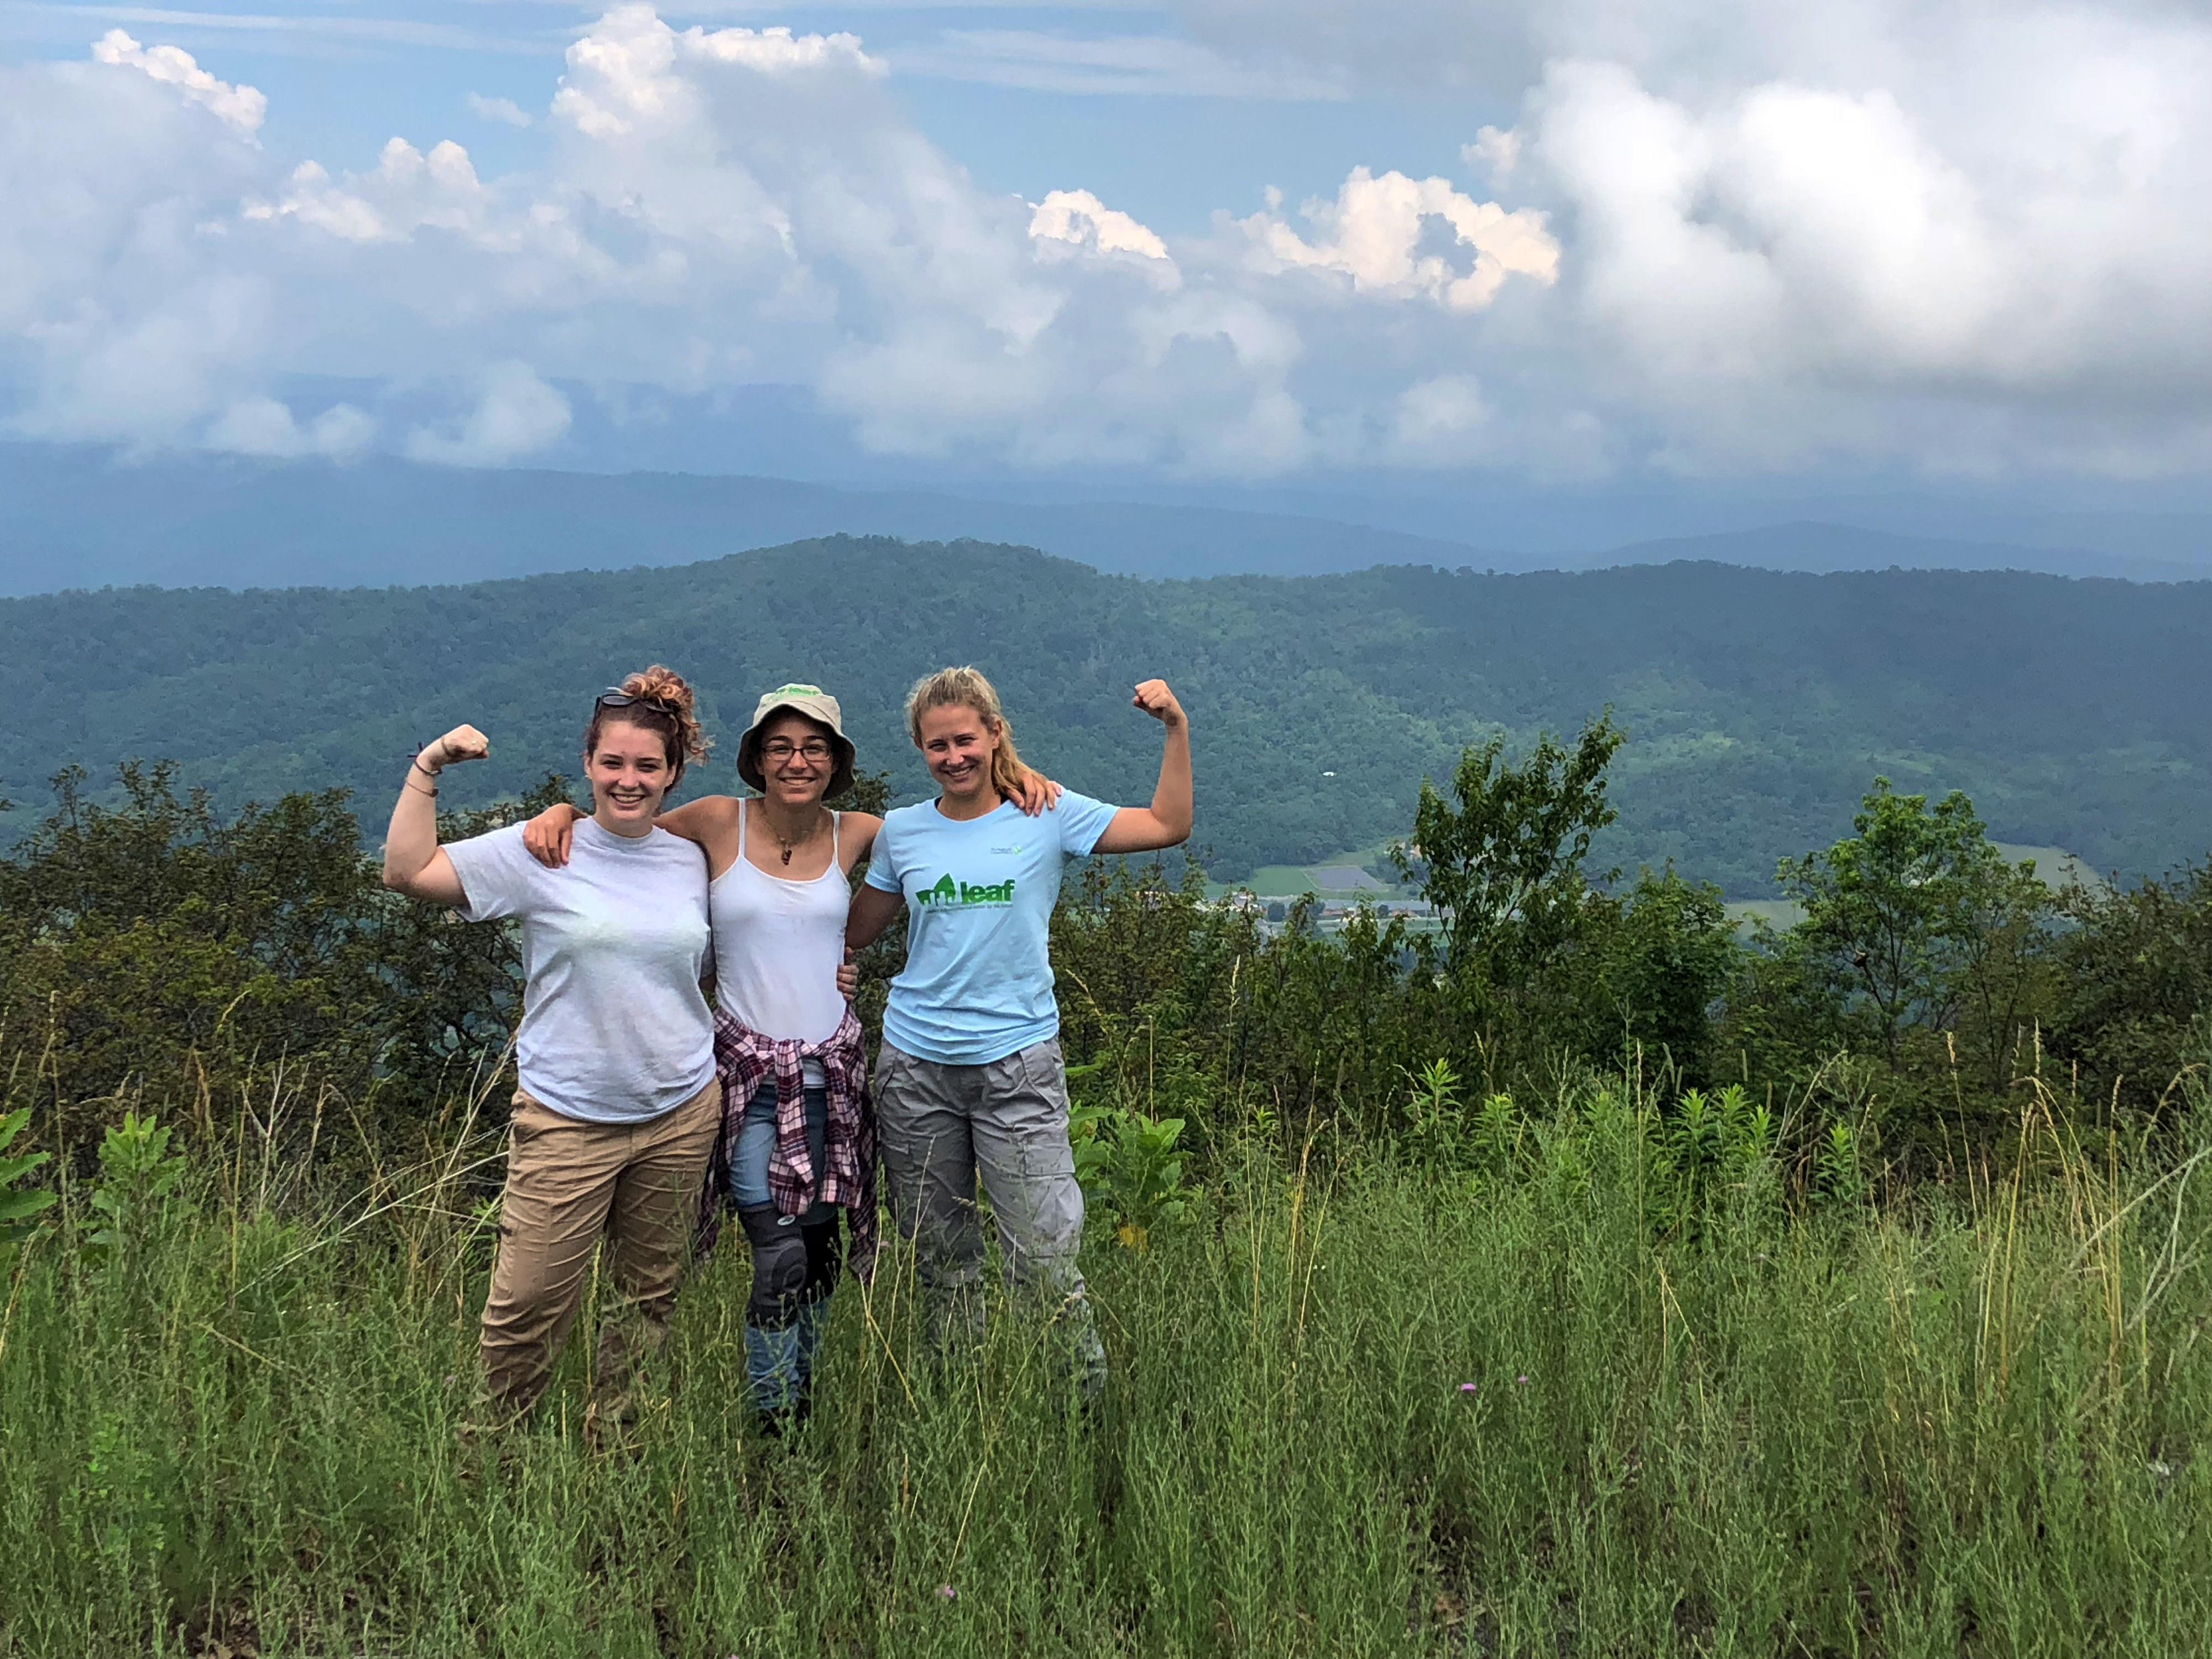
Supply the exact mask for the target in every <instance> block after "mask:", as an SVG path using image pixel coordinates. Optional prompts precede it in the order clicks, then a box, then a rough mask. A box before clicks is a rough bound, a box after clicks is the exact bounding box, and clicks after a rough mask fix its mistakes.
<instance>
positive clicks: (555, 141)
mask: <svg viewBox="0 0 2212 1659" xmlns="http://www.w3.org/2000/svg"><path fill="white" fill-rule="evenodd" d="M2208 87H2212V17H2208V15H2207V12H2206V10H2205V9H2204V8H2203V6H2202V5H2199V4H2179V3H2160V0H2116V3H2110V4H2105V5H2100V6H2093V7H2092V6H2077V5H2061V4H2041V3H2033V0H1826V3H1822V4H1820V5H1817V6H1806V5H1801V4H1794V3H1754V0H1702V3H1699V4H1695V5H1684V4H1680V3H1676V0H1637V3H1634V4H1631V3H1629V0H1541V3H1540V0H1502V3H1498V4H1492V5H1485V6H1481V7H1476V6H1470V5H1467V4H1445V3H1437V0H1361V3H1358V4H1353V3H1350V0H1179V3H1170V4H1166V5H1138V4H1130V5H1118V4H1110V3H1109V4H1096V5H1087V6H1069V7H1056V8H1047V7H1038V6H1033V5H999V6H994V5H967V6H957V7H955V6H937V5H930V6H922V5H912V4H906V3H901V0H872V3H871V0H856V3H833V0H817V3H802V4H795V5H794V4H787V5H781V6H769V5H755V4H749V3H727V4H721V3H716V4H708V5H705V6H692V7H688V8H678V7H674V6H670V7H667V8H662V9H656V8H655V7H654V6H652V5H648V4H619V5H615V6H613V7H612V8H611V9H603V8H601V7H597V6H594V7H588V8H586V7H577V6H571V5H568V4H564V3H561V0H439V3H429V0H327V3H295V4H289V5H279V4H276V3H273V0H260V3H258V4H255V5H248V4H246V3H243V0H241V3H239V4H236V5H231V4H230V3H229V0H209V3H208V5H207V6H206V7H205V8H204V9H167V8H161V7H149V6H110V5H94V4H86V3H77V0H37V3H33V0H0V422H3V423H4V428H5V430H6V431H7V432H8V433H9V434H11V435H14V436H15V437H18V438H30V439H46V440H70V441H87V440H90V441H113V442H118V443H121V444H124V445H126V446H131V447H143V448H164V447H187V448H190V447H199V448H206V449H215V450H230V451H238V452H245V453H261V454H272V455H297V454H330V455H337V456H346V455H354V454H359V453H365V452H368V451H371V450H381V451H389V452H393V453H405V454H410V455H413V456H416V457H417V458H420V459H428V460H436V461H444V462H449V463H453V464H458V465H502V464H510V463H514V462H520V461H527V460H531V459H533V458H535V459H546V458H549V457H556V458H557V457H562V456H568V455H572V454H573V453H574V450H575V447H576V445H577V443H578V442H579V441H580V440H579V436H578V435H579V434H580V433H587V432H588V433H599V432H605V431H611V430H615V429H617V428H621V427H623V423H624V422H625V421H629V422H631V423H632V424H637V423H639V422H642V423H643V424H644V426H645V427H647V428H651V427H652V423H653V422H654V421H656V420H657V421H659V422H663V423H664V424H665V423H667V422H669V420H670V418H671V416H670V411H675V412H676V414H677V416H679V417H680V416H684V413H685V412H686V411H690V412H692V413H696V414H699V415H701V416H702V418H703V417H704V416H706V415H707V414H710V413H711V412H713V411H717V410H724V411H726V410H730V409H732V408H739V407H747V406H757V405H758V404H759V399H760V398H762V397H763V392H764V389H768V390H772V391H773V392H775V397H776V398H781V399H782V400H783V401H782V402H781V403H776V404H775V405H774V406H775V407H776V408H782V409H796V410H803V411H804V413H805V419H806V420H807V421H810V422H815V423H816V425H817V427H818V428H819V429H820V430H821V431H823V432H824V433H829V434H833V435H835V438H836V441H837V442H840V443H842V444H844V445H846V446H848V447H850V449H851V450H852V451H853V453H860V454H864V455H867V456H875V457H880V458H883V459H884V461H885V463H886V464H887V465H889V464H892V463H896V464H899V465H907V466H909V467H911V466H913V465H917V464H919V465H925V466H927V465H936V464H942V465H946V466H948V467H949V466H968V467H975V466H985V467H992V468H998V469H1001V470H1004V471H1008V472H1010V473H1013V474H1019V473H1023V472H1027V473H1030V474H1034V475H1036V476H1041V477H1049V476H1052V475H1053V474H1054V472H1055V471H1066V470H1069V469H1085V470H1088V471H1092V472H1096V471H1100V470H1102V469H1103V470H1107V471H1113V470H1119V471H1121V472H1122V473H1124V474H1126V475H1127V476H1128V477H1133V478H1153V479H1158V480H1201V481H1203V480H1230V481H1240V480H1241V481H1255V480H1257V481H1265V480H1282V479H1292V478H1297V479H1310V478H1325V477H1353V476H1373V475H1375V474H1376V473H1377V472H1378V471H1387V472H1389V473H1392V474H1395V475H1401V476H1402V475H1408V474H1420V475H1425V476H1431V477H1461V476H1468V477H1475V476H1479V477H1495V478H1513V479H1522V480H1527V481H1530V482H1532V483H1544V484H1549V485H1553V486H1557V485H1560V484H1570V485H1571V484H1572V483H1575V482H1576V481H1578V480H1619V479H1621V478H1623V477H1673V478H1686V479H1702V480H1757V479H1771V478H1793V479H1818V478H1821V477H1846V476H1864V475H1868V474H1870V473H1881V474H1883V475H1886V476H1892V477H1915V478H1924V479H1930V480H1942V479H1970V480H1979V481H1984V483H1986V482H1989V481H2000V482H2002V481H2004V480H2008V479H2027V480H2033V479H2051V478H2080V479H2088V480H2095V481H2104V482H2106V483H2112V484H2115V485H2125V484H2129V483H2136V482H2140V483H2143V484H2144V485H2146V486H2147V487H2148V486H2158V485H2162V484H2171V483H2173V482H2174V481H2177V480H2179V481H2185V482H2187V481H2199V482H2201V481H2203V480H2204V479H2205V478H2206V477H2208V475H2212V301H2208V298H2207V296H2208V295H2212V210H2208V209H2207V207H2206V204H2207V203H2212V97H2208V96H2207V95H2206V90H2205V89H2206V88H2208ZM749 400H750V402H749ZM678 423H679V424H680V423H681V422H680V420H679V422H678ZM741 449H742V445H737V446H736V448H735V450H733V453H731V454H730V455H729V456H728V457H727V460H728V470H731V471H763V470H775V469H771V468H768V467H763V466H761V465H754V464H749V461H750V459H752V458H749V457H748V455H746V454H745V453H736V451H738V450H741ZM624 453H626V454H631V455H642V456H644V457H645V458H646V459H651V456H652V453H653V441H652V440H651V438H650V436H649V435H648V437H647V439H646V440H645V441H643V442H642V447H641V448H639V447H635V446H633V447H632V448H631V449H629V450H626V451H625V452H624ZM682 459H684V464H687V465H696V464H698V463H697V457H696V454H694V453H691V452H689V451H687V452H685V453H684V457H683V458H682ZM794 470H795V469H794Z"/></svg>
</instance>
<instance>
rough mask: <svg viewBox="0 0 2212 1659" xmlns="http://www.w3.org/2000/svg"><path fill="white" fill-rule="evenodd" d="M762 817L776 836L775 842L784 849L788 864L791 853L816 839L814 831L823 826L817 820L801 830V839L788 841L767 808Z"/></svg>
mask: <svg viewBox="0 0 2212 1659" xmlns="http://www.w3.org/2000/svg"><path fill="white" fill-rule="evenodd" d="M761 817H763V819H766V820H767V823H768V832H769V834H770V835H771V836H775V844H776V845H777V846H778V847H780V848H782V849H783V861H784V862H785V863H786V864H789V863H790V862H791V855H792V854H793V853H796V852H797V851H798V850H799V848H802V847H804V846H805V845H806V843H807V842H810V841H812V840H813V839H814V832H815V831H816V830H817V829H820V828H821V827H822V826H821V823H820V822H819V821H818V820H817V822H816V823H810V824H808V825H807V826H806V828H805V829H802V830H800V831H799V839H798V840H797V841H786V840H785V839H784V838H783V831H782V830H781V829H777V828H776V827H775V819H774V818H771V817H769V816H768V812H767V811H766V809H765V808H763V810H762V812H761Z"/></svg>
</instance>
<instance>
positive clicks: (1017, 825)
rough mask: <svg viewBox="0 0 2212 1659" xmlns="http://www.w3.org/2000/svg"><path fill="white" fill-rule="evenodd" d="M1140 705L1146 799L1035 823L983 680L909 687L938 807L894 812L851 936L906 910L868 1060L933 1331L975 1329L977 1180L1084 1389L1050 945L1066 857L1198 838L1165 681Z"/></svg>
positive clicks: (897, 1201)
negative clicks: (1053, 1311)
mask: <svg viewBox="0 0 2212 1659" xmlns="http://www.w3.org/2000/svg"><path fill="white" fill-rule="evenodd" d="M1133 702H1134V703H1135V705H1136V707H1137V708H1140V709H1142V710H1143V711H1144V712H1145V713H1146V714H1150V715H1152V718H1153V719H1155V720H1158V721H1159V722H1160V723H1161V725H1162V726H1164V727H1165V728H1166V740H1165V744H1164V750H1163V752H1162V754H1161V757H1160V777H1159V783H1158V787H1155V789H1154V790H1153V792H1152V805H1150V806H1121V807H1116V806H1111V805H1107V804H1106V803H1105V802H1103V801H1098V800H1094V799H1091V798H1090V797H1089V796H1087V795H1079V794H1076V793H1073V792H1068V793H1063V794H1062V795H1061V796H1060V803H1059V805H1057V806H1056V807H1054V809H1053V810H1052V811H1048V812H1047V813H1045V814H1044V815H1043V816H1042V817H1035V818H1030V817H1023V816H1022V814H1021V812H1020V811H1019V809H1018V807H1017V806H1016V805H1013V801H1014V799H1015V797H1016V796H1017V794H1018V793H1019V788H1020V783H1021V780H1022V778H1023V776H1024V774H1025V772H1026V770H1027V769H1026V768H1024V766H1023V765H1022V763H1021V762H1020V761H1019V759H1018V758H1017V757H1016V756H1015V753H1014V742H1013V732H1012V728H1011V727H1010V726H1008V724H1007V722H1006V714H1005V713H1004V711H1003V710H1002V709H1001V708H1000V705H999V694H998V693H997V692H996V691H994V690H992V688H991V683H990V682H989V681H988V680H987V679H985V678H983V676H982V675H981V674H980V673H978V672H977V671H975V669H973V668H946V669H942V670H940V671H938V672H937V673H934V674H931V675H929V676H927V678H924V679H922V680H921V682H919V683H918V684H916V685H915V688H914V690H913V691H912V692H911V693H910V694H909V695H908V697H907V704H906V714H907V729H908V734H909V735H910V736H911V737H912V738H914V743H915V748H917V749H919V750H921V754H922V758H923V760H924V761H925V762H926V763H927V764H928V767H929V770H930V775H932V776H933V777H934V778H935V779H936V780H937V784H938V787H939V792H940V793H939V797H938V799H935V800H933V801H927V802H924V803H922V804H921V805H915V806H903V807H900V808H899V809H897V810H896V811H893V812H890V813H889V814H887V815H886V816H885V817H884V827H883V829H882V831H881V833H880V834H879V835H878V836H877V838H876V846H875V851H874V855H873V857H872V860H871V861H870V863H869V866H868V876H867V880H866V884H864V885H863V886H862V887H861V889H860V891H859V893H857V894H856V895H855V896H854V900H853V911H852V917H851V920H850V921H849V923H848V927H847V930H846V943H847V945H848V946H850V947H851V948H853V949H855V950H858V949H860V948H862V947H864V946H866V945H869V944H871V943H872V942H873V941H874V939H876V938H877V936H878V935H879V934H880V933H882V932H883V931H884V928H885V927H888V926H889V925H890V921H891V919H892V918H893V917H894V916H896V915H897V914H898V912H899V909H900V908H901V907H902V906H903V907H905V908H906V910H907V913H908V920H907V963H906V968H905V969H904V971H903V972H902V973H901V974H900V975H899V976H898V977H897V978H896V979H895V980H893V981H891V991H890V1003H889V1005H888V1006H886V1008H885V1009H884V1042H883V1047H882V1049H881V1050H880V1052H879V1053H878V1056H877V1060H876V1073H875V1095H876V1110H877V1117H878V1128H879V1131H880V1145H881V1147H882V1152H883V1160H884V1176H885V1178H886V1182H887V1184H888V1185H889V1187H890V1198H891V1207H892V1211H893V1212H894V1213H895V1214H896V1217H897V1218H898V1223H899V1227H900V1231H902V1232H903V1233H904V1234H905V1235H906V1237H908V1238H909V1239H911V1240H913V1241H914V1243H915V1253H916V1257H917V1262H918V1267H919V1272H920V1275H921V1283H922V1289H923V1292H924V1295H925V1297H926V1298H927V1302H928V1304H929V1311H930V1317H931V1321H932V1324H933V1327H934V1328H935V1330H936V1333H937V1334H938V1336H939V1340H944V1339H945V1337H946V1336H947V1335H949V1334H951V1332H952V1331H953V1330H954V1329H955V1328H957V1329H960V1330H962V1331H964V1332H965V1333H966V1334H969V1336H970V1337H971V1338H980V1337H981V1331H982V1308H981V1303H980V1302H979V1301H978V1300H977V1299H976V1297H975V1290H976V1287H977V1285H978V1283H979V1281H980V1279H981V1275H982V1267H983V1236H982V1231H981V1226H980V1225H979V1223H978V1219H977V1210H976V1203H975V1188H976V1182H977V1180H978V1178H979V1177H980V1179H981V1182H982V1188H983V1191H984V1193H985V1194H987V1195H988V1197H989V1198H990V1200H991V1209H992V1212H993V1213H994V1215H995V1216H996V1217H997V1218H998V1225H999V1236H1000V1247H1001V1248H1002V1249H1003V1250H1004V1252H1005V1255H1006V1267H1007V1273H1008V1274H1009V1276H1010V1277H1011V1278H1012V1279H1013V1280H1014V1282H1015V1283H1016V1284H1017V1285H1020V1286H1022V1287H1024V1288H1025V1289H1027V1290H1029V1291H1033V1292H1034V1293H1036V1295H1037V1296H1038V1297H1039V1298H1040V1299H1042V1300H1043V1301H1046V1302H1048V1303H1050V1304H1054V1306H1055V1307H1056V1308H1057V1309H1058V1310H1060V1317H1061V1318H1062V1319H1063V1320H1064V1321H1065V1322H1066V1327H1067V1329H1068V1334H1069V1337H1070V1340H1071V1343H1072V1345H1073V1349H1074V1351H1075V1354H1076V1357H1077V1362H1078V1366H1079V1375H1080V1381H1081V1383H1082V1386H1083V1388H1084V1391H1085V1394H1087V1395H1095V1394H1096V1393H1097V1390H1098V1389H1100V1388H1101V1387H1102V1386H1103V1383H1104V1381H1105V1364H1106V1362H1105V1354H1104V1352H1103V1350H1102V1349H1101V1347H1100V1346H1099V1342H1098V1336H1097V1330H1096V1328H1095V1326H1094V1324H1093V1322H1092V1319H1091V1310H1090V1306H1089V1304H1088V1303H1087V1302H1085V1299H1084V1292H1083V1275H1082V1274H1081V1273H1080V1272H1079V1271H1078V1269H1077V1267H1076V1253H1077V1251H1078V1249H1079V1248H1080V1246H1081V1244H1082V1242H1083V1189H1082V1188H1080V1187H1079V1186H1078V1185H1077V1184H1076V1180H1075V1159H1074V1154H1073V1151H1072V1150H1071V1148H1070V1147H1069V1145H1068V1133H1067V1077H1066V1066H1065V1065H1064V1063H1063V1062H1062V1060H1061V1057H1060V1009H1059V1005H1058V1004H1057V1003H1056V1002H1055V1001H1054V998H1053V978H1052V963H1051V961H1050V959H1049V957H1048V950H1047V940H1048V929H1049V926H1050V923H1051V920H1052V910H1053V905H1054V902H1056V901H1057V900H1058V898H1059V896H1060V868H1061V866H1062V864H1063V863H1064V862H1065V861H1066V860H1067V859H1069V858H1071V857H1077V858H1079V857H1082V856H1084V855H1085V854H1091V853H1149V852H1155V851H1158V849H1160V848H1167V847H1174V846H1176V845H1179V844H1180V843H1181V842H1183V841H1185V840H1187V839H1188V837H1189V835H1190V821H1191V778H1190V729H1189V725H1188V721H1186V720H1185V719H1184V717H1183V712H1182V705H1181V704H1180V703H1178V702H1176V698H1175V694H1174V693H1173V692H1172V691H1170V690H1168V687H1167V683H1166V682H1165V681H1164V680H1146V682H1145V683H1144V684H1141V685H1139V686H1138V687H1137V689H1136V694H1135V696H1134V698H1133Z"/></svg>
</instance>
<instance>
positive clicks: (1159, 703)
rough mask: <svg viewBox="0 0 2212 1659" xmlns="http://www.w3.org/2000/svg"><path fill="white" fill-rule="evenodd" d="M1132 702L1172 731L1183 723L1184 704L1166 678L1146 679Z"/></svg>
mask: <svg viewBox="0 0 2212 1659" xmlns="http://www.w3.org/2000/svg"><path fill="white" fill-rule="evenodd" d="M1130 702H1133V703H1134V704H1135V705H1136V706H1137V707H1138V708H1141V709H1143V710H1144V711H1145V712H1146V714H1150V715H1151V716H1152V718H1153V719H1154V720H1158V722H1159V723H1160V724H1161V725H1163V726H1166V727H1167V728H1168V730H1169V731H1170V732H1172V731H1174V730H1175V729H1176V727H1177V726H1181V725H1182V704H1181V703H1179V702H1176V694H1175V693H1174V692H1172V691H1170V690H1168V683H1167V682H1166V681H1165V680H1146V682H1145V683H1144V684H1142V685H1139V687H1138V688H1137V695H1136V696H1133V697H1132V698H1131V699H1130Z"/></svg>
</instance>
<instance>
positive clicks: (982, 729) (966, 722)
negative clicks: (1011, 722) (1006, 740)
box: [921, 703, 999, 804]
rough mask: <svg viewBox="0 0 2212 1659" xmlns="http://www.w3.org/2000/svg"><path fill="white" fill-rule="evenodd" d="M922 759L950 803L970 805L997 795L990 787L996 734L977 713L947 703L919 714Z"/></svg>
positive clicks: (997, 743) (996, 741)
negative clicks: (986, 797)
mask: <svg viewBox="0 0 2212 1659" xmlns="http://www.w3.org/2000/svg"><path fill="white" fill-rule="evenodd" d="M998 747H999V735H998V733H997V732H994V731H992V730H991V728H990V727H989V726H987V725H986V724H985V723H984V720H983V716H982V715H981V714H980V713H979V712H978V711H976V710H975V709H973V708H968V707H966V706H965V705H964V704H961V703H948V704H945V705H943V706H941V707H939V708H929V709H925V710H923V711H922V714H921V757H922V759H923V761H925V762H926V763H927V764H928V767H929V773H930V775H931V776H932V777H933V778H935V779H936V780H937V787H939V789H942V790H943V791H944V792H945V799H947V800H950V801H957V802H961V803H963V804H967V803H972V802H975V801H977V800H979V799H981V798H982V797H984V796H985V795H987V794H994V793H996V792H995V791H994V790H993V788H992V787H991V757H992V755H993V754H994V753H995V752H996V751H997V750H998Z"/></svg>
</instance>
